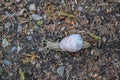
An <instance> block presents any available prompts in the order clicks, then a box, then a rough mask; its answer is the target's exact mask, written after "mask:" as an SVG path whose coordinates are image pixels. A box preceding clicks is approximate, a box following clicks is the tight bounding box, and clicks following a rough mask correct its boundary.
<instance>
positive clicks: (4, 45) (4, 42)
mask: <svg viewBox="0 0 120 80" xmlns="http://www.w3.org/2000/svg"><path fill="white" fill-rule="evenodd" d="M8 45H10V44H9V43H8V41H7V39H6V38H3V39H2V47H7V46H8Z"/></svg>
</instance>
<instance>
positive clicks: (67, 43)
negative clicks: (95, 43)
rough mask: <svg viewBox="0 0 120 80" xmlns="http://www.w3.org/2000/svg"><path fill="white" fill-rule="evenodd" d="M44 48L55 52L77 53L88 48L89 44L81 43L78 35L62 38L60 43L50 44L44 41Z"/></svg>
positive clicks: (81, 40)
mask: <svg viewBox="0 0 120 80" xmlns="http://www.w3.org/2000/svg"><path fill="white" fill-rule="evenodd" d="M44 40H45V41H47V43H46V48H48V49H51V50H55V51H68V52H78V51H79V50H81V49H83V48H88V47H90V43H89V42H86V41H83V39H82V37H81V35H80V34H72V35H70V36H67V37H65V38H63V39H62V40H61V41H60V42H51V41H48V40H46V39H44Z"/></svg>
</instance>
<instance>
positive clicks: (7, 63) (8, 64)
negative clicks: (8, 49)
mask: <svg viewBox="0 0 120 80" xmlns="http://www.w3.org/2000/svg"><path fill="white" fill-rule="evenodd" d="M3 63H4V64H5V65H7V66H10V65H11V61H9V60H6V59H4V60H3Z"/></svg>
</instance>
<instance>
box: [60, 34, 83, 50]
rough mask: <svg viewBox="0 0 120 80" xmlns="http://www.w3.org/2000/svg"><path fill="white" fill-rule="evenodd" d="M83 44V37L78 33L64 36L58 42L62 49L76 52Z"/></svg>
mask: <svg viewBox="0 0 120 80" xmlns="http://www.w3.org/2000/svg"><path fill="white" fill-rule="evenodd" d="M82 46H83V39H82V38H81V35H80V34H72V35H70V36H68V37H65V38H63V39H62V40H61V42H60V48H61V49H62V50H63V51H69V52H77V51H79V50H80V49H81V48H82Z"/></svg>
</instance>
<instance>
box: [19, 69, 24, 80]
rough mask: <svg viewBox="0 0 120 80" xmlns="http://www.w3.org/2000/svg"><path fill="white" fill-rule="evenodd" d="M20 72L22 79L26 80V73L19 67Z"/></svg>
mask: <svg viewBox="0 0 120 80" xmlns="http://www.w3.org/2000/svg"><path fill="white" fill-rule="evenodd" d="M19 74H20V78H21V80H25V73H24V72H23V71H22V70H21V69H19Z"/></svg>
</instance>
